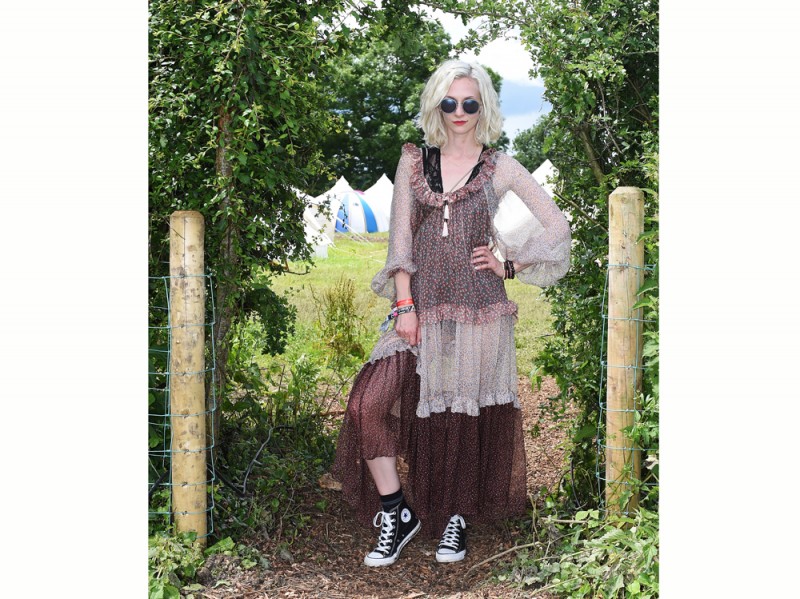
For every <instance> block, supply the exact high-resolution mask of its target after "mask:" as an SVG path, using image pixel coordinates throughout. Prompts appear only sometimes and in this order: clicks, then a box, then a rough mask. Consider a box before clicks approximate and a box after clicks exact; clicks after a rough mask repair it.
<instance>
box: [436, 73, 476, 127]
mask: <svg viewBox="0 0 800 599" xmlns="http://www.w3.org/2000/svg"><path fill="white" fill-rule="evenodd" d="M447 97H448V98H453V99H454V100H455V101H456V102H458V106H456V109H455V110H454V111H453V112H450V113H446V112H444V111H442V118H443V119H444V125H445V129H446V130H447V133H448V137H449V136H450V135H451V134H456V135H463V134H465V133H471V132H473V131H475V127H476V126H477V125H478V117H480V114H481V112H480V110H479V111H478V112H476V113H475V114H468V113H466V112H465V111H464V102H465V101H466V100H469V99H472V100H477V101H478V102H480V101H481V94H480V91H479V89H478V83H477V81H475V80H474V79H472V78H471V77H461V78H460V79H456V80H455V81H453V84H452V85H451V86H450V89H448V90H447Z"/></svg>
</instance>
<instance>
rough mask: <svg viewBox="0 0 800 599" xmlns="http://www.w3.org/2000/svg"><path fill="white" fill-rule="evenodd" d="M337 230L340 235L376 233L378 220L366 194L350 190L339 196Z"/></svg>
mask: <svg viewBox="0 0 800 599" xmlns="http://www.w3.org/2000/svg"><path fill="white" fill-rule="evenodd" d="M337 199H338V200H339V202H340V205H339V210H338V212H337V213H336V230H337V231H338V232H340V233H376V232H377V231H378V220H377V218H376V216H375V212H376V211H375V210H374V209H373V208H372V206H370V203H369V201H368V200H367V198H366V197H364V192H361V191H355V190H352V189H351V190H350V191H346V192H344V193H341V194H339V195H338V197H337Z"/></svg>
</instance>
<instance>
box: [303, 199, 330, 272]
mask: <svg viewBox="0 0 800 599" xmlns="http://www.w3.org/2000/svg"><path fill="white" fill-rule="evenodd" d="M295 193H296V194H297V197H298V198H299V199H300V200H301V201H302V202H303V203H304V204H305V205H306V208H305V210H304V211H303V227H304V228H305V233H306V241H307V242H308V243H310V244H311V246H312V247H313V248H314V249H313V253H314V257H316V258H327V257H328V246H329V245H333V235H334V222H333V216H332V215H331V214H330V210H328V212H327V213H326V212H324V211H323V210H322V202H321V201H320V200H319V199H318V198H312V197H311V196H310V195H308V194H306V193H303V192H302V191H299V190H297V189H295Z"/></svg>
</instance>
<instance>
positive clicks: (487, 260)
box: [472, 245, 506, 279]
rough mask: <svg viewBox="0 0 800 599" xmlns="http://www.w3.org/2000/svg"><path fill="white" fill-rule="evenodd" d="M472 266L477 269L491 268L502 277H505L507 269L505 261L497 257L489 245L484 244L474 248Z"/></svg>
mask: <svg viewBox="0 0 800 599" xmlns="http://www.w3.org/2000/svg"><path fill="white" fill-rule="evenodd" d="M472 266H473V268H475V270H491V271H492V272H493V273H494V274H496V275H497V276H498V277H500V278H501V279H503V278H505V274H506V271H505V269H504V268H503V263H502V262H500V260H498V259H497V257H496V256H495V255H494V254H493V253H492V250H490V249H489V246H488V245H482V246H479V247H476V248H475V249H474V250H472Z"/></svg>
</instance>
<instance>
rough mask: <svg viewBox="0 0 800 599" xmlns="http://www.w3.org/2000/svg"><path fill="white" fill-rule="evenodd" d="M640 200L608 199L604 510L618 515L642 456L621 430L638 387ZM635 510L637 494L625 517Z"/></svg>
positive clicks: (630, 192) (620, 195)
mask: <svg viewBox="0 0 800 599" xmlns="http://www.w3.org/2000/svg"><path fill="white" fill-rule="evenodd" d="M643 231H644V194H643V193H642V190H641V189H639V188H638V187H618V188H617V189H615V190H614V192H613V193H612V194H611V196H610V197H609V248H608V262H609V273H608V354H607V355H608V357H607V362H608V363H607V366H608V370H607V381H608V385H607V395H606V409H607V411H606V508H607V510H608V511H610V512H619V511H620V508H621V507H622V506H620V500H621V496H622V494H623V493H624V492H625V491H626V490H628V489H631V488H632V485H633V484H634V482H635V481H638V480H641V451H640V449H639V448H637V447H635V446H634V443H633V442H632V441H631V439H629V438H628V437H627V436H626V435H625V434H624V433H623V432H622V429H623V428H625V427H628V426H631V425H632V424H633V416H634V412H635V409H636V405H635V398H636V393H637V392H639V391H641V385H642V357H641V349H642V326H641V325H642V322H641V319H642V310H641V308H637V309H636V310H633V309H632V307H633V305H634V304H635V303H636V292H637V291H638V290H639V287H640V286H641V284H642V281H643V278H644V277H643V275H644V270H643V269H644V244H643V243H641V242H638V241H637V240H638V239H639V236H640V235H641V234H642V232H643ZM638 506H639V497H638V492H634V493H633V495H632V496H631V498H630V500H629V502H628V505H627V510H626V511H634V510H636V508H637V507H638Z"/></svg>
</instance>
